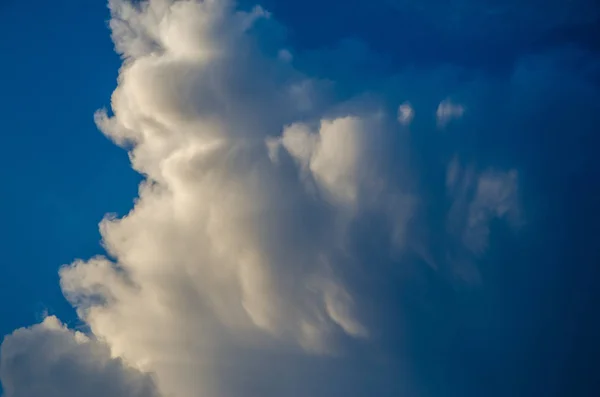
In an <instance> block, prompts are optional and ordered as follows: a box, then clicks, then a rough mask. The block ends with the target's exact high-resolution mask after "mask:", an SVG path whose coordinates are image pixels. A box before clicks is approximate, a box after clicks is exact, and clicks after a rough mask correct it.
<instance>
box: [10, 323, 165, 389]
mask: <svg viewBox="0 0 600 397" xmlns="http://www.w3.org/2000/svg"><path fill="white" fill-rule="evenodd" d="M0 353H1V361H0V380H2V385H3V387H4V395H5V396H6V397H31V396H44V397H69V396H73V397H76V396H90V397H95V396H98V397H104V396H115V397H121V396H122V397H125V396H127V397H158V396H160V393H159V392H158V390H157V388H156V385H155V383H154V379H153V378H152V377H151V376H150V375H148V374H144V373H141V372H139V371H137V370H136V369H133V368H131V367H129V366H128V365H127V363H125V362H124V361H123V360H121V359H120V358H112V357H111V355H110V350H109V348H108V347H107V346H106V345H104V344H102V343H101V342H98V341H96V340H92V339H90V338H88V337H87V336H85V335H83V334H82V333H80V332H73V331H70V330H68V329H67V328H66V327H65V326H64V325H63V324H61V323H60V321H59V320H58V319H56V317H47V318H46V319H44V321H43V322H42V323H40V324H37V325H34V326H32V327H30V328H22V329H18V330H16V331H14V332H13V333H12V335H9V336H7V337H6V338H5V339H4V342H3V343H2V349H1V351H0Z"/></svg>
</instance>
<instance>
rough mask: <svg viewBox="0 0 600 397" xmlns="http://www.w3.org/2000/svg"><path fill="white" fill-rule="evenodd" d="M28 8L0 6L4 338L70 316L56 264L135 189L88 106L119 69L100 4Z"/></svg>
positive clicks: (86, 245)
mask: <svg viewBox="0 0 600 397" xmlns="http://www.w3.org/2000/svg"><path fill="white" fill-rule="evenodd" d="M35 8H36V11H35V12H31V4H29V5H28V4H26V3H23V2H9V3H8V4H3V6H2V8H0V10H1V14H0V15H1V18H2V27H1V28H0V29H2V35H3V37H4V39H2V41H0V43H1V44H0V45H1V46H2V52H3V53H4V54H8V56H7V58H6V60H5V61H4V62H3V63H2V73H3V75H4V76H9V78H7V79H5V81H4V89H5V92H6V95H3V96H2V109H3V112H2V113H3V118H4V119H5V120H6V125H5V127H4V128H3V131H4V133H3V134H2V139H3V145H2V156H0V157H1V158H2V160H1V161H2V168H3V169H4V170H5V172H3V180H4V183H3V185H2V198H1V200H2V208H5V215H4V219H5V220H4V222H3V224H4V227H3V228H2V231H1V233H2V238H1V244H2V252H3V253H4V255H3V260H2V263H3V265H2V273H3V276H2V288H0V290H1V292H0V294H2V300H3V301H4V302H12V303H11V304H10V305H5V306H4V307H3V309H2V316H1V318H2V319H1V320H0V329H1V332H2V334H7V333H10V332H11V331H12V330H13V329H15V328H18V327H21V326H25V325H27V324H28V323H31V322H32V321H33V322H35V321H36V319H39V318H40V316H42V314H43V312H45V311H48V312H49V313H61V314H63V315H66V316H67V318H73V314H72V313H71V311H70V309H69V306H68V305H67V304H66V302H64V299H63V298H62V293H61V292H60V288H59V286H58V274H57V269H58V267H59V266H60V265H62V264H65V263H69V262H70V261H72V259H73V258H74V257H88V256H90V255H94V254H96V253H99V252H101V247H100V246H99V239H100V237H99V234H98V230H97V223H98V222H99V221H100V220H101V219H102V217H103V215H104V213H106V212H121V213H122V212H124V211H127V210H128V209H129V207H130V206H131V203H132V199H133V197H134V195H135V194H136V192H137V187H136V185H137V177H136V175H135V174H134V173H133V172H132V171H130V169H129V167H127V156H126V153H124V152H123V151H121V150H119V149H118V148H115V147H114V146H113V145H112V144H111V143H110V142H109V141H108V140H107V139H106V138H105V137H104V136H102V134H99V133H98V132H97V129H96V127H95V125H94V121H93V114H94V112H95V110H96V109H97V108H99V107H102V106H107V105H108V104H109V103H110V94H111V92H112V90H113V89H114V87H115V84H116V76H117V70H118V67H119V58H118V56H117V55H116V54H115V53H114V51H113V46H112V43H111V41H110V35H109V33H108V30H107V25H106V23H107V22H106V21H107V20H108V18H109V13H108V9H107V8H106V6H105V4H103V2H89V4H88V3H85V4H84V3H82V2H76V1H61V2H56V3H53V4H51V3H46V2H40V4H37V5H36V6H35ZM24 27H27V28H26V29H25V28H24ZM15 38H17V39H16V40H15ZM90 72H91V74H90ZM17 170H18V171H17ZM32 273H34V274H35V276H34V277H31V275H32ZM5 313H6V314H5Z"/></svg>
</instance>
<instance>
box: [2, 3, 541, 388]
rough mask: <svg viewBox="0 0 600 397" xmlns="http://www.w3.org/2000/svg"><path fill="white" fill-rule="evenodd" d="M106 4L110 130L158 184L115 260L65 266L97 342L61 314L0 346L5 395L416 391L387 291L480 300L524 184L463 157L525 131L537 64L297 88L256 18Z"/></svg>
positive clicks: (291, 69) (132, 217)
mask: <svg viewBox="0 0 600 397" xmlns="http://www.w3.org/2000/svg"><path fill="white" fill-rule="evenodd" d="M109 5H110V9H111V13H112V19H111V23H110V25H111V28H112V32H113V40H114V42H115V46H116V49H117V51H118V52H119V54H120V55H121V56H122V58H123V66H122V68H121V70H120V73H119V80H118V86H117V88H116V90H115V92H114V94H113V97H112V106H111V107H112V113H110V112H108V111H100V112H98V113H97V114H96V122H97V124H98V126H99V128H100V129H101V130H102V132H103V133H104V134H106V135H107V136H108V137H109V138H111V139H112V140H113V141H115V142H116V143H117V144H119V145H122V146H123V147H125V148H126V149H127V150H129V154H130V158H131V163H132V167H133V168H134V169H135V170H137V171H138V172H140V173H141V174H142V175H143V176H144V178H145V180H144V182H143V183H142V184H141V185H140V189H139V197H138V199H137V201H136V203H135V207H134V208H133V209H132V210H131V212H130V213H129V214H128V215H127V216H125V217H123V218H115V217H111V216H107V217H106V218H105V219H104V220H103V221H102V223H101V225H100V229H101V233H102V238H103V243H104V246H105V248H106V251H107V255H106V256H101V257H96V258H91V259H89V260H84V261H82V260H78V261H75V262H73V263H72V264H70V265H67V266H64V267H63V268H61V270H60V278H61V287H62V290H63V292H64V294H65V296H66V297H67V299H68V300H69V302H70V303H71V304H72V305H73V306H74V307H75V308H76V309H77V313H78V315H79V317H80V318H81V320H82V321H84V322H85V323H86V324H87V325H88V326H89V329H90V332H91V335H90V337H84V336H82V335H80V334H78V333H73V332H71V331H69V330H66V329H65V328H64V327H63V326H62V325H60V324H58V323H56V321H57V320H55V319H48V320H46V322H44V323H43V324H42V325H37V326H34V327H32V328H31V329H28V330H19V331H16V332H15V334H14V335H13V336H11V337H9V338H7V339H6V341H5V342H4V344H3V348H2V363H3V364H2V381H3V384H4V385H5V387H6V390H7V393H8V395H7V397H11V396H21V395H23V396H25V395H28V396H31V395H33V396H34V397H37V396H38V395H47V394H42V392H40V391H39V390H52V389H51V387H53V386H51V383H52V382H53V381H54V378H49V377H48V378H47V377H46V375H45V374H54V373H55V371H58V372H59V373H60V371H63V370H64V371H66V373H67V375H65V376H75V375H71V374H76V380H74V381H73V382H72V383H70V388H69V390H67V391H65V393H64V394H61V395H66V396H68V395H69V394H68V393H74V394H75V393H78V394H77V395H94V394H92V392H90V394H87V393H86V391H87V390H88V389H86V387H89V386H87V383H86V382H87V381H88V380H89V381H90V382H92V383H90V384H97V383H94V382H97V381H98V380H96V379H100V381H103V382H104V381H106V382H108V381H107V380H106V379H108V378H106V377H107V376H108V375H107V373H110V374H111V376H113V375H114V376H118V377H119V378H118V379H119V380H117V381H111V382H110V385H114V387H115V388H119V387H121V384H122V385H123V387H124V389H123V392H127V393H128V395H134V396H136V395H139V396H145V397H147V396H154V395H157V393H158V392H157V391H156V389H154V386H153V385H154V383H151V381H150V379H156V387H157V388H158V390H160V393H161V395H164V396H173V397H192V396H197V395H198V394H206V395H211V396H216V397H220V396H227V397H238V396H240V397H242V396H243V397H250V396H304V395H311V396H316V397H318V396H329V395H335V394H344V395H348V396H365V395H372V394H373V390H379V391H381V394H382V395H396V394H397V393H400V392H402V393H404V395H409V396H411V395H420V394H419V393H418V390H416V389H415V387H416V386H415V385H414V384H413V381H412V380H411V379H410V377H409V376H408V374H409V373H410V369H406V366H410V364H409V363H410V359H411V357H408V356H406V355H403V354H398V350H402V349H403V348H404V346H403V347H402V348H398V347H397V344H403V343H405V342H406V343H408V339H407V340H406V341H405V340H404V339H403V336H402V337H399V336H398V335H400V332H399V330H401V329H402V327H403V326H405V324H401V325H398V324H396V323H394V324H392V320H390V318H391V317H394V318H398V320H394V321H395V322H398V323H402V322H403V321H404V320H405V319H409V316H408V314H405V313H404V312H403V309H404V306H402V302H398V301H397V300H396V299H397V298H396V297H394V298H392V297H391V296H394V293H395V291H396V290H397V289H401V288H402V287H403V286H405V285H406V284H409V283H410V282H411V281H412V280H413V278H412V277H413V274H414V273H418V274H421V273H422V272H423V270H422V269H421V268H420V267H419V266H420V265H421V264H422V263H423V262H424V263H426V264H428V265H429V267H430V268H431V269H434V270H433V271H434V272H437V273H435V274H436V276H435V277H439V278H440V279H444V280H445V278H444V277H445V276H446V275H447V274H450V275H451V277H453V278H455V277H454V276H456V275H458V276H459V277H458V278H459V279H460V280H461V282H462V283H464V284H467V285H480V284H482V283H483V284H485V280H483V277H482V276H481V274H480V273H479V271H478V267H477V261H478V260H479V259H481V258H482V257H483V256H484V255H485V252H486V248H487V246H488V245H489V243H490V240H491V239H492V234H493V232H492V227H491V225H492V223H493V222H494V221H498V220H499V221H502V222H507V223H508V224H509V225H512V226H518V224H519V220H520V218H521V208H520V207H521V203H520V200H519V198H520V197H519V196H520V193H521V186H520V185H519V184H520V183H521V180H520V174H519V171H517V170H516V169H514V168H513V167H512V165H511V164H488V163H487V162H485V161H477V160H480V159H479V158H475V157H476V156H475V155H474V154H473V152H472V146H476V145H472V146H468V145H467V144H470V143H472V142H471V141H469V139H475V138H472V136H473V135H469V133H473V131H480V130H485V131H487V129H490V130H491V129H492V127H494V128H496V127H497V126H501V127H503V128H505V127H506V126H509V127H511V126H514V125H513V124H518V123H519V121H517V119H518V117H519V116H521V115H522V112H523V107H522V106H519V105H520V102H519V101H520V100H522V99H521V96H520V95H519V94H520V92H519V89H522V88H521V87H522V86H523V85H522V84H519V82H520V78H521V76H522V75H521V74H520V73H523V69H518V70H517V71H516V72H515V73H514V75H512V76H510V78H509V81H508V84H505V83H507V82H506V81H504V80H503V81H500V82H498V81H495V80H494V79H493V78H489V81H488V79H487V78H481V77H480V76H477V77H476V78H473V79H472V80H470V81H468V82H466V83H464V84H462V83H461V84H459V83H458V81H460V79H459V78H458V77H457V76H458V75H460V73H458V72H456V71H455V70H454V69H452V68H448V67H441V68H440V69H435V70H425V71H422V72H416V71H414V70H410V69H406V70H403V71H401V72H399V73H398V74H397V75H394V76H381V78H373V79H372V80H369V84H371V85H370V86H369V87H365V86H360V87H357V86H358V84H357V85H354V86H351V88H348V89H345V88H347V87H342V88H340V85H342V84H343V81H342V82H336V81H331V80H330V79H324V78H320V77H319V75H318V74H314V75H313V74H312V73H311V74H310V75H309V74H308V73H307V72H305V71H303V69H302V68H301V67H300V66H298V65H302V64H303V63H302V57H303V56H304V55H306V54H302V53H296V52H293V51H291V50H289V49H287V48H286V47H285V42H280V41H279V39H278V38H276V37H273V36H272V35H269V34H266V33H265V32H269V29H271V28H272V26H273V25H272V24H274V23H275V22H274V21H272V16H271V15H270V14H269V13H268V12H267V11H265V10H263V9H261V8H259V7H256V8H253V9H250V10H249V11H248V10H246V11H240V10H237V9H236V8H235V7H234V5H233V4H232V3H230V2H228V1H224V0H220V1H219V0H205V1H202V2H200V1H183V0H182V1H174V0H151V1H149V2H133V1H127V0H111V1H110V2H109ZM292 54H293V56H292ZM310 55H311V56H314V54H310ZM332 58H335V57H332ZM338 62H340V64H343V63H344V62H343V59H338ZM306 63H310V62H306ZM313 69H314V70H318V67H316V66H315V67H314V68H313ZM333 69H334V70H335V68H333ZM533 69H535V68H533ZM527 70H528V69H527V68H526V67H525V72H526V71H527ZM535 70H538V69H535ZM346 73H349V74H352V71H351V70H350V71H348V70H345V71H344V74H346ZM340 79H341V77H340ZM353 80H358V79H353ZM365 85H366V84H365ZM505 85H507V86H508V87H509V88H508V89H506V90H505V91H503V87H504V86H505ZM383 86H385V89H382V88H381V87H383ZM375 88H379V90H376V89H375ZM363 89H364V90H363ZM363 91H364V92H363ZM513 91H514V92H513ZM525 91H526V90H525ZM365 92H366V93H365ZM373 92H375V94H373ZM450 96H452V97H453V98H457V99H458V100H460V103H461V105H459V104H458V103H455V102H451V101H449V100H447V99H444V98H449V97H450ZM405 97H406V98H405ZM536 98H537V97H536ZM540 98H543V96H542V95H540ZM538 99H539V98H538ZM440 100H441V102H440ZM540 100H541V99H540ZM405 101H406V102H405ZM390 103H391V105H389V104H390ZM398 103H401V104H402V105H400V108H398V107H397V106H398V105H397V104H398ZM462 104H464V105H462ZM463 106H464V107H466V106H469V112H468V113H467V112H464V107H463ZM499 115H500V116H499ZM457 118H461V120H460V123H457V129H456V131H452V133H451V134H450V133H449V134H439V133H437V131H436V123H437V126H446V125H447V124H448V123H449V122H450V121H451V120H454V119H457ZM490 120H493V121H497V120H500V121H498V122H497V123H495V122H494V123H490ZM511 123H513V124H511ZM409 124H410V131H409V129H408V128H406V127H407V125H409ZM458 124H460V126H459V125H458ZM490 124H493V126H490ZM458 127H461V128H458ZM506 130H507V131H510V130H511V129H510V128H506ZM493 132H494V136H496V135H495V134H496V132H497V131H496V130H494V131H493ZM492 143H493V142H492ZM489 146H494V145H489ZM481 147H482V150H483V149H485V148H486V146H485V145H481ZM457 153H459V154H460V155H457ZM490 157H491V156H490ZM452 159H454V160H452ZM484 160H485V159H484ZM448 164H449V165H448ZM423 267H425V266H423ZM415 268H417V269H418V270H417V271H415ZM415 288H416V287H415ZM416 295H418V296H420V294H416ZM411 298H414V297H412V296H411ZM415 299H416V298H415ZM425 303H427V302H425ZM52 324H54V325H52ZM386 326H387V327H389V328H386ZM52 327H54V328H52ZM407 327H408V326H407ZM440 332H442V331H440ZM18 338H23V339H24V340H27V341H28V342H27V343H25V342H21V340H20V339H18ZM391 338H397V339H401V341H394V342H393V343H391V342H390V339H391ZM79 340H82V341H83V342H79ZM97 341H102V342H101V343H100V342H97ZM38 344H41V345H42V346H44V348H43V349H42V348H40V349H38V348H37V347H35V350H33V347H32V350H31V351H26V352H24V353H15V352H16V351H18V350H16V349H17V348H19V346H21V347H20V348H22V347H23V346H24V347H28V346H38ZM53 346H55V347H53ZM46 348H47V349H49V350H50V351H49V352H46V350H44V349H46ZM54 349H56V350H54ZM394 349H398V350H394ZM109 352H110V354H109ZM46 353H47V354H48V355H49V356H48V357H46V356H43V355H44V354H46ZM19 354H20V355H19ZM40 354H41V355H42V356H39V355H40ZM36 355H37V356H36ZM56 355H58V356H59V357H62V356H65V357H68V359H66V361H65V363H64V364H63V361H61V360H59V361H57V360H55V357H56ZM17 356H19V357H20V356H23V357H27V360H34V361H35V362H34V361H32V363H35V365H28V366H24V367H20V366H19V367H15V366H14V365H17V364H18V363H17V364H15V362H16V361H18V360H14V359H13V358H12V357H17ZM40 357H41V358H40ZM27 362H28V361H27ZM124 363H127V366H126V365H125V364H124ZM129 366H131V368H129ZM55 368H56V369H55ZM82 368H83V369H82ZM76 370H78V371H80V370H81V371H83V372H69V371H76ZM21 371H25V375H23V372H21ZM32 371H35V372H32ZM88 372H89V373H88ZM146 373H149V374H152V376H153V377H154V378H150V377H149V375H143V374H146ZM38 374H42V375H38ZM399 374H401V375H399ZM48 376H50V375H48ZM399 376H401V380H400V381H399V380H398V377H399ZM97 377H99V378H97ZM69 379H71V378H69ZM61 385H64V382H63V383H61V384H59V385H57V387H62V386H61ZM136 385H140V386H139V387H140V388H137V389H136V388H133V387H138V386H136ZM142 386H143V387H142ZM126 387H129V389H127V388H126ZM30 388H31V389H30ZM57 390H58V391H57V393H59V394H60V393H62V391H61V390H62V389H57ZM94 392H95V391H94ZM10 393H13V394H10ZM19 393H20V394H19ZM119 393H121V389H115V391H114V392H113V394H110V393H107V394H106V395H115V396H118V395H120V394H119ZM135 393H138V394H135Z"/></svg>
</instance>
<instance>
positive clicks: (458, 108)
mask: <svg viewBox="0 0 600 397" xmlns="http://www.w3.org/2000/svg"><path fill="white" fill-rule="evenodd" d="M464 112H465V108H464V107H463V106H462V105H459V104H455V103H453V102H452V101H451V100H449V99H445V100H443V101H442V102H440V104H439V105H438V108H437V111H436V112H435V115H436V117H437V122H438V126H439V127H442V128H443V127H445V126H446V125H447V124H448V123H449V122H450V121H452V120H455V119H459V118H461V117H462V115H463V113H464Z"/></svg>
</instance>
